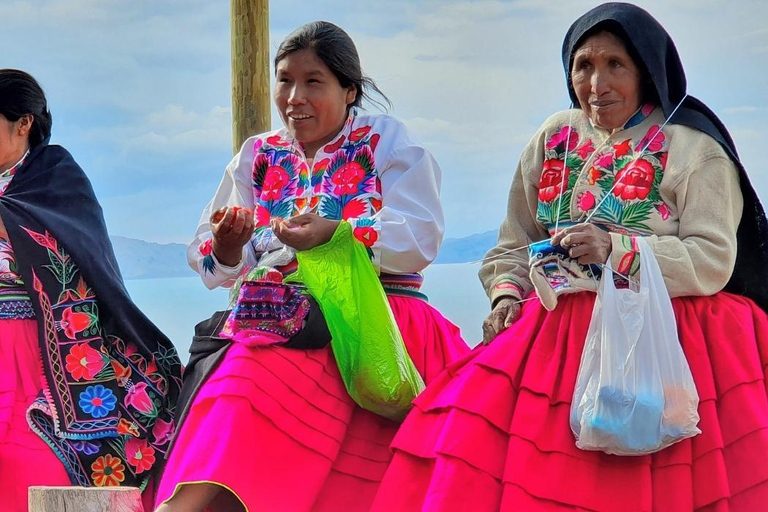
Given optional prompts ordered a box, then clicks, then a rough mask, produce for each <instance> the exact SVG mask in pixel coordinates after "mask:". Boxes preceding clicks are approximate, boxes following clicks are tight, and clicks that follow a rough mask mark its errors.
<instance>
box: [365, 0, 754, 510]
mask: <svg viewBox="0 0 768 512" xmlns="http://www.w3.org/2000/svg"><path fill="white" fill-rule="evenodd" d="M563 64H564V67H565V71H566V77H567V82H568V90H569V94H570V97H571V99H572V101H573V103H574V105H577V106H578V107H577V108H576V109H573V110H569V111H565V112H560V113H556V114H554V115H553V116H552V117H550V119H548V120H547V121H546V122H545V123H544V125H543V126H542V127H541V128H540V130H539V131H538V132H537V133H536V134H535V135H534V137H533V139H532V140H531V142H530V143H529V145H528V146H527V147H526V149H525V150H524V152H523V155H522V157H521V159H520V164H519V166H518V169H517V171H516V173H515V176H514V179H513V183H512V188H511V192H510V199H509V206H508V213H507V217H506V219H505V221H504V223H503V224H502V227H501V230H500V232H499V244H498V246H497V247H495V248H494V249H492V250H491V251H490V252H489V253H488V255H487V256H486V262H485V263H484V265H483V267H482V269H481V271H480V277H481V280H482V281H483V284H484V286H485V288H486V291H487V293H488V295H489V298H490V299H491V304H492V307H493V311H492V313H491V315H490V316H489V318H488V319H487V320H486V322H485V323H484V334H485V341H486V344H485V345H484V346H481V347H479V348H478V349H477V350H475V351H474V352H473V355H472V357H470V358H468V359H467V360H465V361H463V362H461V363H457V364H456V365H454V366H452V367H449V368H448V369H447V370H446V372H444V373H443V375H442V377H441V378H439V379H438V380H437V381H435V382H434V383H432V384H431V385H430V386H428V387H427V389H426V391H425V392H424V393H423V394H422V395H420V396H419V397H418V398H417V399H416V403H415V405H416V406H415V408H414V410H413V411H412V412H411V414H410V415H409V417H408V418H407V419H406V421H405V423H404V424H403V426H402V428H401V429H400V431H399V433H398V436H397V437H396V438H395V440H394V442H393V447H394V449H395V457H394V459H393V462H392V464H391V465H390V467H389V470H388V472H387V474H386V477H385V479H384V482H383V484H382V486H381V488H380V490H379V493H378V495H377V500H376V504H375V507H374V509H375V510H473V511H483V510H509V511H512V510H525V511H532V510H533V511H535V510H621V511H631V510H675V511H679V510H744V511H752V510H762V509H764V508H765V506H766V505H765V504H766V503H768V465H766V464H765V463H764V462H763V459H764V457H765V454H766V453H768V396H767V395H766V376H765V368H766V364H767V363H768V315H766V309H767V308H768V251H767V250H766V244H767V243H768V230H766V218H765V213H764V211H763V208H762V206H761V205H760V202H759V201H758V199H757V196H756V195H755V192H754V190H753V189H752V186H751V185H750V183H749V179H748V177H747V174H746V172H745V170H744V168H743V166H742V164H741V162H740V161H739V159H738V155H737V153H736V148H735V146H734V144H733V141H732V140H731V138H730V136H729V134H728V132H727V130H726V129H725V127H724V126H723V124H722V123H721V122H720V120H719V119H718V118H717V117H716V116H715V114H714V113H713V112H712V111H711V110H709V109H708V108H707V107H706V106H705V105H704V104H703V103H702V102H701V101H699V100H697V99H695V98H693V97H691V96H686V81H685V75H684V72H683V68H682V64H681V62H680V59H679V57H678V54H677V51H676V49H675V46H674V44H673V43H672V40H671V39H670V37H669V35H668V34H667V32H666V31H665V30H664V29H663V28H662V27H661V25H659V23H658V22H657V21H656V20H655V19H654V18H653V17H651V16H650V15H649V14H648V13H647V12H645V11H644V10H642V9H640V8H638V7H635V6H633V5H629V4H622V3H609V4H604V5H601V6H599V7H597V8H595V9H593V10H591V11H589V12H588V13H587V14H585V15H584V16H582V17H581V18H579V19H578V20H577V21H576V22H575V23H574V24H573V25H572V26H571V28H570V30H569V31H568V34H567V36H566V39H565V42H564V44H563ZM667 120H668V124H665V121H667ZM585 218H586V219H588V220H589V222H581V221H584V219H585ZM598 225H599V226H600V227H597V226H598ZM600 228H602V229H600ZM550 236H551V237H552V239H551V246H549V248H546V249H545V250H544V251H536V250H531V258H530V260H529V255H528V254H526V251H519V250H516V249H519V248H524V247H526V246H527V245H528V244H529V243H531V242H536V241H544V240H547V239H548V238H550ZM641 240H642V242H644V243H646V244H647V245H648V246H649V247H650V248H651V250H652V253H653V256H654V257H655V259H656V260H657V262H658V264H659V267H660V269H661V273H662V276H663V279H664V285H665V286H666V288H667V291H668V292H669V295H670V296H671V297H672V307H673V309H674V314H675V320H676V323H677V329H678V333H679V338H680V343H681V346H682V348H683V351H684V353H685V356H686V359H687V361H688V364H689V365H690V368H691V372H692V374H693V379H694V382H695V385H696V389H697V391H698V395H699V406H698V414H699V417H700V421H699V423H698V427H699V429H700V430H701V434H699V435H697V436H695V437H691V438H689V439H685V440H682V441H679V442H677V443H676V444H673V445H672V446H670V447H668V448H665V449H663V450H661V451H657V452H656V453H653V454H652V455H638V456H618V455H608V454H606V453H603V452H601V451H584V450H580V449H579V448H577V447H576V445H575V440H574V435H573V434H572V432H571V428H570V421H569V420H570V418H569V416H570V411H571V401H572V399H573V395H574V387H575V383H576V377H577V373H578V370H579V365H580V359H581V355H582V351H583V349H584V344H585V338H586V334H587V331H588V328H589V324H590V318H591V314H592V310H593V306H594V303H595V293H594V291H595V290H596V289H597V284H596V281H595V279H594V278H593V277H594V276H593V275H589V270H590V267H588V266H587V265H590V264H596V265H600V264H603V263H606V262H608V260H609V259H610V263H611V264H612V268H613V269H616V270H617V271H618V272H619V273H621V274H624V275H625V276H626V275H628V276H629V277H630V279H632V280H633V281H635V280H640V279H641V278H642V276H640V275H639V273H638V268H639V267H640V265H639V262H640V257H641V256H640V253H639V251H638V245H643V244H642V243H641V242H640V241H641ZM545 245H546V242H545ZM538 246H539V245H537V246H535V247H538ZM558 251H559V252H560V253H561V254H562V255H564V256H558V255H557V252H558ZM566 252H567V254H566ZM591 268H594V267H591ZM603 275H604V276H605V273H603ZM603 278H605V277H603ZM624 283H625V284H626V281H624ZM534 293H535V296H534V295H533V294H534ZM528 295H531V296H532V297H533V298H537V299H539V300H531V301H529V302H528V301H526V302H525V304H524V305H523V306H521V302H522V299H524V298H525V297H526V296H528ZM654 320H655V321H659V320H658V319H646V320H645V321H654ZM666 392H667V391H666V390H665V393H666Z"/></svg>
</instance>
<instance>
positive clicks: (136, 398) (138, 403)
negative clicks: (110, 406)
mask: <svg viewBox="0 0 768 512" xmlns="http://www.w3.org/2000/svg"><path fill="white" fill-rule="evenodd" d="M125 405H126V406H132V407H134V408H135V409H136V410H137V411H139V412H141V413H144V414H152V413H153V412H154V411H155V404H154V403H153V402H152V399H151V398H149V394H148V393H147V383H146V382H139V383H138V384H136V385H135V386H132V387H131V389H129V390H128V394H126V395H125Z"/></svg>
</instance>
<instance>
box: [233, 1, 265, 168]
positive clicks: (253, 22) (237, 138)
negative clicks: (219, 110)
mask: <svg viewBox="0 0 768 512" xmlns="http://www.w3.org/2000/svg"><path fill="white" fill-rule="evenodd" d="M231 1H232V3H231V9H232V10H231V18H232V22H231V30H232V145H233V148H234V152H235V153H237V152H238V151H239V150H240V146H241V145H242V144H243V142H244V141H245V139H247V138H248V137H250V136H251V135H255V134H257V133H261V132H265V131H267V130H269V129H270V127H271V121H270V108H271V97H270V94H269V84H270V76H269V0H231Z"/></svg>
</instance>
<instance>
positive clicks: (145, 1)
mask: <svg viewBox="0 0 768 512" xmlns="http://www.w3.org/2000/svg"><path fill="white" fill-rule="evenodd" d="M599 3H601V0H578V1H568V2H566V1H563V0H550V1H548V2H541V1H540V0H515V1H500V0H481V1H476V2H471V1H455V0H446V1H439V2H438V1H434V0H421V1H418V0H392V1H390V2H359V1H357V0H316V1H315V2H306V1H305V0H280V1H279V2H271V5H270V29H271V30H270V35H271V41H270V49H271V51H272V53H273V55H274V51H275V49H276V48H277V45H278V44H279V42H280V41H281V40H282V39H283V38H284V37H285V35H287V34H288V32H290V31H291V30H293V29H295V28H296V27H298V26H299V25H301V24H303V23H306V22H308V21H311V20H316V19H327V20H329V21H332V22H335V23H338V24H339V25H341V26H342V27H344V28H345V29H346V30H347V31H348V32H349V33H350V34H351V35H352V37H353V39H354V40H355V42H356V44H357V47H358V50H359V53H360V55H361V59H362V64H363V68H364V70H365V71H366V73H368V74H369V75H370V76H372V77H373V78H374V79H375V80H376V82H377V83H378V84H379V85H380V86H381V88H382V89H383V90H384V92H385V93H386V94H387V96H388V97H389V98H390V99H391V100H392V101H393V104H394V109H393V114H395V115H396V116H398V117H399V118H401V119H403V120H404V121H405V122H406V124H408V126H409V127H410V129H411V130H412V131H413V132H414V133H415V134H416V135H417V137H418V138H419V139H421V140H422V141H423V142H424V143H425V144H426V145H427V147H428V148H429V149H430V150H431V151H432V152H433V153H434V154H435V156H436V158H437V159H438V161H439V162H440V164H441V166H442V168H443V175H444V178H443V200H444V204H445V211H446V218H447V220H448V223H447V226H448V235H449V236H461V235H464V234H468V233H471V232H475V231H483V230H487V229H494V228H496V227H497V226H498V223H499V221H500V220H501V217H502V215H503V212H504V210H505V204H506V195H507V190H508V187H509V183H510V180H511V176H512V173H513V172H514V169H515V167H516V165H517V160H518V158H519V155H520V152H521V150H522V148H523V147H524V145H525V144H526V143H527V142H528V140H529V138H530V137H531V135H532V134H533V133H534V132H535V130H536V129H537V128H538V126H539V125H540V124H541V123H542V122H543V121H544V120H545V119H546V118H547V117H548V116H549V115H550V114H552V113H553V112H554V111H557V110H561V109H565V108H567V107H568V106H569V100H568V97H567V93H566V88H565V80H564V75H563V70H562V67H561V63H560V45H561V44H562V39H563V36H564V35H565V32H566V30H567V29H568V26H569V25H570V23H571V22H572V21H573V20H575V19H576V17H577V16H579V15H580V14H582V13H584V12H586V10H588V9H589V8H591V7H593V6H595V5H597V4H599ZM637 3H638V4H639V5H641V6H642V7H644V8H646V9H647V10H649V11H650V12H651V13H652V14H653V15H654V16H656V17H657V18H658V19H659V21H660V22H661V23H662V24H663V25H664V26H665V27H666V28H667V29H668V31H669V32H670V34H671V35H672V37H673V38H674V40H675V42H676V44H677V47H678V50H679V51H680V54H681V56H682V59H683V62H684V64H685V67H686V71H687V74H688V83H689V87H690V91H691V92H692V93H693V94H695V95H696V96H697V97H699V98H701V99H702V100H704V101H705V102H706V103H707V104H708V105H710V107H712V108H713V109H714V110H715V111H716V112H718V113H720V114H722V115H723V116H724V119H725V120H726V121H727V123H728V126H729V128H730V129H731V131H732V133H733V134H734V137H735V138H736V142H737V144H738V146H739V149H740V153H741V154H742V157H743V160H744V162H745V164H746V166H747V168H748V169H751V170H752V171H751V172H752V173H753V176H755V183H756V186H757V187H758V188H761V187H762V189H763V190H764V191H765V192H768V177H767V178H766V179H763V178H762V175H761V174H759V173H757V171H756V169H760V170H762V160H763V157H762V155H761V154H760V151H759V147H760V146H759V144H758V142H759V140H761V139H760V138H757V137H759V136H760V135H759V134H760V133H762V132H763V131H764V127H765V126H766V125H768V109H766V106H765V105H764V102H762V99H763V98H764V97H765V90H766V88H768V69H766V66H764V65H760V64H761V63H763V61H764V58H763V57H764V55H765V53H758V52H760V51H765V48H768V30H766V29H765V27H764V20H765V19H768V3H766V2H762V1H760V0H749V1H743V2H731V3H730V4H728V6H727V7H726V6H724V4H723V3H722V1H720V0H679V1H676V2H669V1H668V0H639V1H638V2H637ZM229 18H230V15H229V3H228V2H210V1H209V0H165V1H163V2H152V1H150V0H135V1H132V2H125V1H121V0H4V1H3V2H0V19H3V20H4V22H5V23H4V26H3V30H2V31H0V47H2V48H3V50H4V54H3V59H4V62H3V66H14V67H20V68H22V69H26V70H28V71H30V72H32V73H33V74H35V75H36V76H37V77H38V78H39V79H40V81H41V82H42V84H43V86H44V87H45V89H46V92H47V94H48V96H49V100H50V101H49V103H50V105H51V108H52V110H53V114H54V139H55V140H56V141H58V142H60V143H62V144H64V145H65V146H67V147H68V148H69V149H70V150H71V151H72V153H73V154H74V155H75V157H76V158H77V159H78V161H79V162H80V163H81V164H82V165H83V167H84V168H85V169H86V171H87V172H88V173H89V175H90V176H91V178H92V180H93V181H94V186H95V187H96V189H97V192H98V193H99V197H100V198H102V201H103V202H104V208H105V213H106V215H107V218H108V222H109V223H110V228H112V229H113V230H114V231H115V232H116V234H124V235H127V236H143V237H145V238H147V239H149V240H163V241H167V240H180V239H184V238H185V237H187V236H188V235H189V234H191V232H192V231H193V230H194V226H193V225H194V224H195V223H196V221H197V216H198V215H199V212H200V209H201V208H202V206H203V205H204V204H205V202H206V201H207V200H208V199H209V198H210V197H211V196H212V195H213V193H214V191H215V188H216V186H217V184H218V182H219V180H220V179H221V173H222V170H223V168H224V166H225V165H226V163H227V162H228V161H229V159H230V158H231V142H230V140H231V126H230V123H231V113H230V111H229V107H228V105H229V104H230V95H231V90H230V87H231V85H230V80H231V76H230V74H231V70H230V34H229ZM29 27H35V33H36V34H44V37H43V36H42V35H41V36H39V37H32V36H30V31H29ZM761 48H762V49H763V50H760V49H761ZM272 115H273V119H272V123H273V126H275V127H278V126H280V124H281V123H280V119H279V117H278V116H277V113H276V112H275V111H274V108H273V110H272ZM765 192H763V194H762V195H763V196H764V197H765V196H768V193H765ZM160 204H162V205H163V207H162V213H160V214H158V213H157V212H158V205H160ZM132 210H135V211H132ZM158 219H161V220H158Z"/></svg>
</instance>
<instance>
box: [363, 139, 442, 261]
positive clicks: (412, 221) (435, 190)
mask: <svg viewBox="0 0 768 512" xmlns="http://www.w3.org/2000/svg"><path fill="white" fill-rule="evenodd" d="M379 179H380V180H381V189H382V208H381V210H380V211H379V212H378V213H377V214H375V215H374V216H373V217H371V218H365V217H364V218H357V219H350V220H349V222H350V223H351V224H352V227H353V228H359V227H364V228H368V229H370V228H371V227H373V228H374V229H375V230H376V231H377V232H380V236H378V235H377V236H376V239H375V242H374V243H373V244H372V245H369V244H368V243H366V241H365V240H363V243H365V244H366V245H369V248H370V249H371V251H372V253H373V264H374V266H375V267H376V268H377V269H379V270H380V271H381V272H387V273H392V274H407V273H412V272H419V271H421V270H423V269H424V268H426V267H427V265H429V264H430V263H431V262H432V261H433V260H434V259H435V257H437V252H438V250H439V249H440V244H441V243H442V240H443V232H444V230H445V221H444V218H443V209H442V206H441V205H440V179H441V171H440V167H439V166H438V165H437V162H436V161H435V159H434V158H433V157H432V155H431V154H430V153H429V151H427V150H426V149H425V148H423V147H422V146H420V145H417V144H412V143H411V144H407V145H405V146H401V147H399V148H397V149H396V150H395V151H394V152H393V153H392V156H391V157H390V158H389V159H388V161H387V162H385V165H384V167H383V169H382V170H381V171H380V172H379ZM355 231H356V233H355V236H357V237H358V238H360V234H359V233H360V230H358V229H356V230H355Z"/></svg>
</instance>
